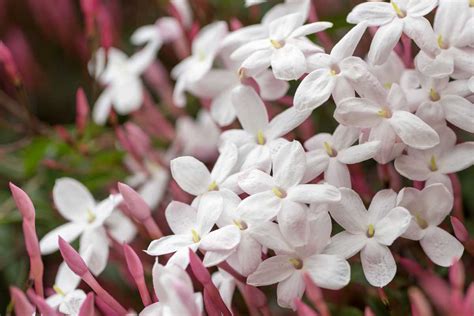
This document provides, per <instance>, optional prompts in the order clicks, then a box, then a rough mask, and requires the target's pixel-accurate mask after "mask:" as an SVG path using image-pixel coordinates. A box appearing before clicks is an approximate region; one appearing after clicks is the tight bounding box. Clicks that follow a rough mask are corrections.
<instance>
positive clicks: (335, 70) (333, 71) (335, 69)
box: [329, 65, 341, 77]
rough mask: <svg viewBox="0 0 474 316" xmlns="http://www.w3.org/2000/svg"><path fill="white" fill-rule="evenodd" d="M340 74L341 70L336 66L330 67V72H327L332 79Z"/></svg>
mask: <svg viewBox="0 0 474 316" xmlns="http://www.w3.org/2000/svg"><path fill="white" fill-rule="evenodd" d="M340 72H341V68H339V66H338V65H332V66H331V70H330V71H329V74H330V75H331V76H333V77H334V76H336V75H338V74H339V73H340Z"/></svg>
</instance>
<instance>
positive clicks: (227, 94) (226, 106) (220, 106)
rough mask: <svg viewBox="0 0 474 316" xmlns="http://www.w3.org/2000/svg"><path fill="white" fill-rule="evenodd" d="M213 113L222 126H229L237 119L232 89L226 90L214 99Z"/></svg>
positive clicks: (212, 104) (213, 116)
mask: <svg viewBox="0 0 474 316" xmlns="http://www.w3.org/2000/svg"><path fill="white" fill-rule="evenodd" d="M211 115H212V118H213V119H214V120H215V121H216V123H217V124H219V125H220V126H227V125H229V124H231V123H232V122H233V121H234V120H235V116H236V114H235V109H234V104H233V103H232V90H226V91H224V92H222V93H221V94H219V95H218V96H217V97H215V98H214V99H212V103H211Z"/></svg>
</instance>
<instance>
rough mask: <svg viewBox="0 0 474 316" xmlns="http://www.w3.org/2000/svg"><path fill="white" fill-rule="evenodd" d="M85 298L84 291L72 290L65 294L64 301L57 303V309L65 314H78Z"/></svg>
mask: <svg viewBox="0 0 474 316" xmlns="http://www.w3.org/2000/svg"><path fill="white" fill-rule="evenodd" d="M85 299H86V293H84V291H82V290H76V291H73V292H71V293H69V294H67V295H66V297H65V299H64V301H63V302H62V303H61V305H59V311H60V312H61V313H63V314H66V315H78V314H79V310H80V309H81V305H82V303H83V302H84V300H85Z"/></svg>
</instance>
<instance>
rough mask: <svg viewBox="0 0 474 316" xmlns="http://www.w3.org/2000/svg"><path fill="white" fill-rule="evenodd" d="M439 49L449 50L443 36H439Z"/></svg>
mask: <svg viewBox="0 0 474 316" xmlns="http://www.w3.org/2000/svg"><path fill="white" fill-rule="evenodd" d="M437 42H438V47H439V48H441V49H447V48H448V43H446V42H445V40H444V38H443V35H438V39H437Z"/></svg>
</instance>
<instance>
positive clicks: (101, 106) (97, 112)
mask: <svg viewBox="0 0 474 316" xmlns="http://www.w3.org/2000/svg"><path fill="white" fill-rule="evenodd" d="M112 96H113V92H112V89H110V88H106V89H105V90H104V91H103V92H102V93H101V95H100V96H99V98H98V99H97V101H96V102H95V105H94V110H93V112H92V118H93V119H94V122H95V123H96V124H98V125H104V124H105V122H106V121H107V117H108V116H109V113H110V109H111V108H112Z"/></svg>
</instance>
